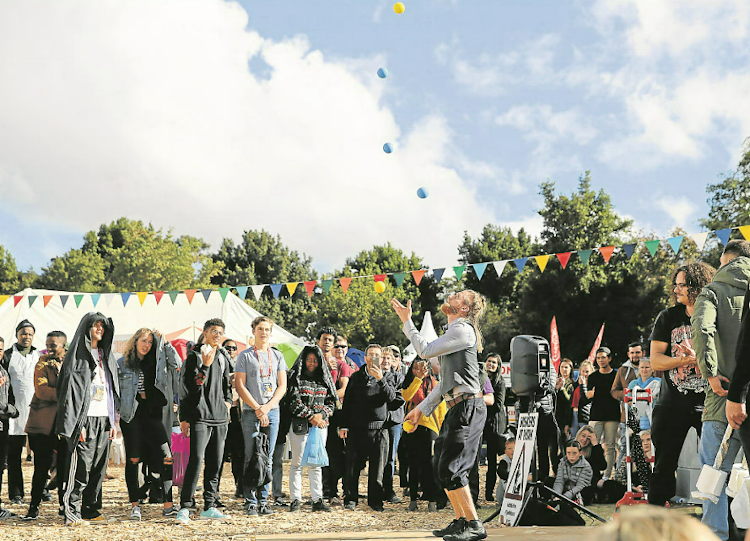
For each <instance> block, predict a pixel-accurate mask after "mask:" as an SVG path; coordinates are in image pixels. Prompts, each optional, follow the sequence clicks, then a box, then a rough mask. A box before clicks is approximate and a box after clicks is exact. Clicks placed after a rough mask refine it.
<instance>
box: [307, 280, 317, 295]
mask: <svg viewBox="0 0 750 541" xmlns="http://www.w3.org/2000/svg"><path fill="white" fill-rule="evenodd" d="M317 283H318V282H317V280H310V281H309V282H305V289H306V290H307V296H308V297H312V294H313V291H314V290H315V285H316V284H317Z"/></svg>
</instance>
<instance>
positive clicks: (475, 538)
mask: <svg viewBox="0 0 750 541" xmlns="http://www.w3.org/2000/svg"><path fill="white" fill-rule="evenodd" d="M485 537H487V532H486V531H485V529H484V524H482V521H481V520H478V519H477V520H469V521H467V522H466V527H465V528H464V529H463V531H462V532H458V533H455V534H448V535H446V536H445V537H444V538H443V539H445V541H479V540H480V539H484V538H485Z"/></svg>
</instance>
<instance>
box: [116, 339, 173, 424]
mask: <svg viewBox="0 0 750 541" xmlns="http://www.w3.org/2000/svg"><path fill="white" fill-rule="evenodd" d="M156 347H157V348H158V349H157V356H156V382H155V386H156V388H157V389H159V390H160V391H161V392H162V394H164V396H165V397H166V399H167V402H172V400H174V395H175V392H176V390H177V389H178V388H179V374H178V370H179V369H180V366H181V364H182V363H181V362H180V358H179V357H178V355H177V351H176V350H175V349H174V347H173V346H172V344H170V343H169V342H167V341H166V340H164V337H163V336H161V337H159V340H158V343H157V344H156ZM117 364H118V365H119V369H120V370H119V374H118V375H119V378H120V420H121V421H125V422H126V423H129V422H130V421H132V420H133V417H135V411H136V409H138V401H137V400H136V396H137V395H138V370H133V369H132V368H129V367H128V366H127V365H126V364H125V357H121V358H120V359H118V360H117Z"/></svg>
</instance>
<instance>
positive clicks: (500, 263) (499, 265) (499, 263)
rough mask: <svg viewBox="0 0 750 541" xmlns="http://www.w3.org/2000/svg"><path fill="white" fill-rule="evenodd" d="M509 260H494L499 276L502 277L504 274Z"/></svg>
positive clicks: (493, 263) (493, 264)
mask: <svg viewBox="0 0 750 541" xmlns="http://www.w3.org/2000/svg"><path fill="white" fill-rule="evenodd" d="M507 263H508V262H507V261H493V262H492V266H493V267H495V272H496V273H497V277H498V278H500V277H501V276H502V275H503V270H505V265H506V264H507Z"/></svg>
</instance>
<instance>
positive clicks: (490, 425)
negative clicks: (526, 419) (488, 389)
mask: <svg viewBox="0 0 750 541" xmlns="http://www.w3.org/2000/svg"><path fill="white" fill-rule="evenodd" d="M497 371H498V372H500V368H498V369H497ZM494 379H495V378H491V379H490V383H492V390H493V394H494V395H495V403H494V404H492V405H491V406H487V421H486V422H485V428H486V429H488V430H489V431H490V432H491V433H492V435H494V436H501V435H503V434H505V430H506V429H507V428H508V413H507V412H506V410H505V380H504V379H503V377H502V376H500V377H498V378H497V379H496V381H493V380H494Z"/></svg>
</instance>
